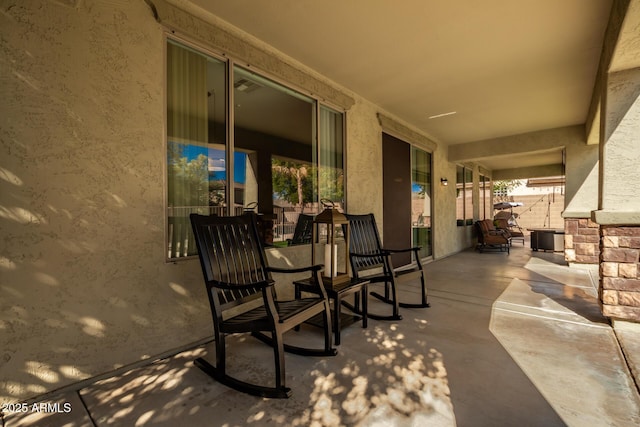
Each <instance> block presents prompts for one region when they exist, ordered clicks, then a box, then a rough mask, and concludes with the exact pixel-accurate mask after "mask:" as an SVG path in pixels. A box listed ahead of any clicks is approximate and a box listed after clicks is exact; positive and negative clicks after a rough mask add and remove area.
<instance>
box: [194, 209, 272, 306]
mask: <svg viewBox="0 0 640 427" xmlns="http://www.w3.org/2000/svg"><path fill="white" fill-rule="evenodd" d="M196 227H199V228H200V232H199V233H197V234H196V235H197V238H198V239H199V241H198V245H199V247H203V248H205V247H206V248H209V250H207V251H206V252H205V253H203V256H202V257H200V261H201V264H202V269H203V271H205V272H206V281H207V284H208V286H207V287H208V289H209V292H210V293H212V284H213V283H215V284H216V288H217V292H216V293H217V295H215V296H216V297H217V298H218V302H219V304H220V305H221V309H223V310H224V309H226V308H230V307H231V306H234V305H237V304H239V303H241V302H243V301H246V299H247V298H250V299H253V298H257V297H259V296H260V295H259V293H260V289H261V288H260V287H253V286H251V285H252V284H257V283H264V282H268V281H271V277H270V276H269V273H268V272H267V271H265V269H264V266H265V265H266V263H265V262H264V256H263V251H262V248H261V246H260V242H259V241H258V240H257V239H256V236H257V235H258V232H257V229H256V230H255V231H253V230H250V229H249V228H250V227H255V223H254V221H253V218H252V217H251V216H249V215H246V216H237V217H219V221H218V223H216V224H202V223H198V220H197V219H196ZM212 296H213V295H212Z"/></svg>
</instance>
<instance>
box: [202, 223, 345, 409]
mask: <svg viewBox="0 0 640 427" xmlns="http://www.w3.org/2000/svg"><path fill="white" fill-rule="evenodd" d="M191 224H192V226H193V231H194V236H195V239H196V245H197V248H198V256H199V259H200V264H201V267H202V272H203V275H204V281H205V286H206V290H207V296H208V298H209V305H210V307H211V315H212V318H213V330H214V339H215V348H216V363H215V365H213V364H211V363H209V362H208V361H207V360H205V359H204V358H198V359H196V360H195V362H194V363H195V364H196V366H198V367H199V368H200V369H202V370H203V371H204V372H206V373H207V374H209V375H210V376H212V377H213V378H215V379H216V380H217V381H219V382H221V383H223V384H225V385H227V386H229V387H232V388H234V389H236V390H239V391H242V392H245V393H249V394H252V395H256V396H262V397H276V398H283V397H289V396H290V395H291V389H290V388H289V387H286V386H285V363H284V353H283V352H284V351H288V352H291V353H296V354H300V355H306V356H334V355H336V354H337V352H336V350H335V349H334V348H333V346H332V342H331V340H332V328H331V314H330V310H329V301H328V299H327V295H326V291H325V289H324V286H318V287H317V289H315V293H310V294H309V295H310V296H308V297H305V298H298V299H293V300H278V298H277V295H276V291H275V282H274V281H273V279H272V278H271V273H272V272H278V273H300V272H306V271H308V272H311V274H313V275H315V276H316V277H317V283H319V284H320V285H321V284H322V277H321V275H320V270H321V269H322V266H321V265H313V266H308V267H302V268H291V269H283V268H272V267H269V266H268V265H267V263H266V257H265V254H264V249H263V247H262V243H261V239H260V237H259V233H258V230H257V227H256V222H255V215H250V214H245V215H242V216H236V217H216V216H202V215H196V214H192V215H191ZM259 303H260V304H259ZM248 304H252V306H248ZM255 304H259V305H258V306H257V307H253V305H255ZM243 308H247V309H246V310H242V309H243ZM230 309H234V311H233V312H230V311H229V310H230ZM318 314H322V318H323V320H324V347H323V348H317V349H315V348H306V347H297V346H292V345H287V344H285V343H284V333H285V332H287V331H289V330H291V329H294V328H296V327H297V326H299V325H300V324H302V323H303V322H305V321H307V320H309V319H311V318H312V317H314V316H316V315H318ZM233 333H250V334H251V335H253V336H255V337H256V338H258V339H260V340H261V341H264V342H266V343H268V344H270V345H271V346H272V347H273V351H274V360H275V381H274V385H273V386H266V385H260V384H253V383H249V382H245V381H242V380H240V379H238V378H234V377H232V376H230V375H229V374H227V372H226V364H227V360H226V343H225V337H226V335H228V334H233Z"/></svg>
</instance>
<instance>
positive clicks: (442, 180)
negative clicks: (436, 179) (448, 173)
mask: <svg viewBox="0 0 640 427" xmlns="http://www.w3.org/2000/svg"><path fill="white" fill-rule="evenodd" d="M440 185H443V186H447V185H449V181H448V180H447V178H440Z"/></svg>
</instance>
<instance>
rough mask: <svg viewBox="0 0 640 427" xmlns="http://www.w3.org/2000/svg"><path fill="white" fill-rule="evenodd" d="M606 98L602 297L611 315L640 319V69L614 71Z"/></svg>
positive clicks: (597, 214)
mask: <svg viewBox="0 0 640 427" xmlns="http://www.w3.org/2000/svg"><path fill="white" fill-rule="evenodd" d="M606 87H607V90H606V94H605V97H604V99H603V101H604V103H603V108H602V111H604V112H605V115H604V116H603V117H604V120H603V123H602V132H601V135H602V136H601V143H600V182H599V203H598V205H599V209H598V210H597V211H594V212H593V214H592V218H593V220H594V221H595V222H596V223H598V224H599V225H600V248H601V254H600V273H601V274H600V300H601V303H602V311H603V313H604V314H605V315H606V316H608V317H611V318H615V319H622V320H629V321H634V322H640V275H639V270H640V268H639V262H640V261H639V254H640V68H635V69H631V70H625V71H620V72H617V73H610V74H609V75H608V76H607V85H606Z"/></svg>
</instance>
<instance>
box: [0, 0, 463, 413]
mask: <svg viewBox="0 0 640 427" xmlns="http://www.w3.org/2000/svg"><path fill="white" fill-rule="evenodd" d="M0 5H1V6H0V7H1V12H2V13H1V14H0V31H1V34H2V37H1V38H0V61H1V62H0V63H1V64H2V67H0V81H1V82H2V83H1V84H2V93H3V96H4V99H3V102H2V106H1V107H0V178H1V179H0V227H1V230H2V234H1V238H0V242H2V245H1V247H0V251H1V252H0V291H1V295H2V297H1V298H0V401H3V402H7V401H15V400H21V399H26V398H29V397H33V396H35V395H38V394H41V393H44V392H48V391H51V390H55V389H58V388H60V387H63V386H66V385H69V384H71V383H74V382H78V381H81V380H84V379H87V378H91V377H93V376H96V375H101V374H103V373H105V372H109V371H112V370H113V369H116V368H118V367H121V366H125V365H128V364H131V363H136V362H138V361H140V360H143V359H145V358H148V357H153V356H156V355H159V354H164V353H167V352H170V351H172V350H173V349H177V348H180V347H183V346H187V345H189V344H191V343H194V342H196V341H198V340H202V339H205V338H207V337H209V336H211V333H212V331H211V325H210V314H209V308H208V302H207V300H206V296H205V294H204V289H203V286H202V277H201V273H200V268H199V264H198V262H197V260H189V261H183V262H179V263H175V264H172V263H165V261H164V260H165V256H166V254H165V253H164V251H165V249H164V239H165V232H164V227H165V211H164V207H163V206H164V203H163V200H164V190H165V184H164V180H165V178H164V176H165V166H166V151H165V147H164V145H163V137H164V100H163V97H164V81H163V72H162V70H163V69H164V59H163V50H164V38H163V29H162V28H161V26H160V25H159V24H158V23H157V22H156V20H155V19H154V18H153V16H152V13H151V11H150V10H149V8H148V6H147V4H146V3H145V2H144V1H142V0H136V1H130V2H113V1H107V0H103V1H100V0H78V1H73V0H68V1H46V0H32V1H29V2H7V1H3V2H1V3H0ZM268 52H269V54H272V55H274V56H278V55H280V54H278V53H277V52H275V51H270V50H269V51H268ZM299 68H300V69H301V70H303V71H304V72H305V73H308V72H309V70H307V69H305V68H304V67H302V66H300V67H299ZM315 78H316V79H320V80H322V77H321V76H315ZM341 90H342V91H344V92H345V93H347V94H349V92H348V91H347V90H344V89H341ZM349 95H352V94H349ZM354 99H355V104H354V105H353V106H352V107H351V108H350V110H349V111H348V113H347V132H348V149H347V155H348V159H347V162H348V164H347V180H348V181H347V185H348V187H347V190H348V196H347V197H348V209H349V210H350V211H352V212H373V213H374V214H376V216H378V217H381V215H382V192H381V187H382V168H381V166H382V142H381V128H380V124H379V122H378V120H377V113H378V112H379V111H380V110H379V109H378V108H376V107H375V106H374V105H373V104H371V103H370V102H368V101H366V100H364V99H362V98H359V97H357V96H355V95H354ZM434 164H435V171H434V173H435V177H437V179H436V181H437V182H439V177H440V176H447V177H448V178H449V181H450V182H455V165H452V164H450V163H448V161H447V158H446V150H442V149H440V148H439V149H438V150H436V152H434ZM434 197H435V210H434V226H435V239H436V244H435V248H436V251H435V256H436V258H437V257H440V256H443V255H446V254H450V253H452V252H455V251H456V250H459V249H461V245H460V243H459V242H458V240H457V236H456V233H457V231H458V230H457V228H456V227H455V221H454V219H455V186H449V187H446V188H440V187H439V186H436V188H435V194H434ZM442 218H450V219H448V220H447V219H442ZM451 218H452V219H451ZM380 222H382V221H380ZM308 255H310V253H309V252H308V251H304V252H303V251H300V250H299V249H294V248H289V249H286V250H283V251H271V252H270V253H269V259H270V261H271V262H272V263H273V264H274V265H300V263H304V262H305V260H306V257H307V256H308Z"/></svg>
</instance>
